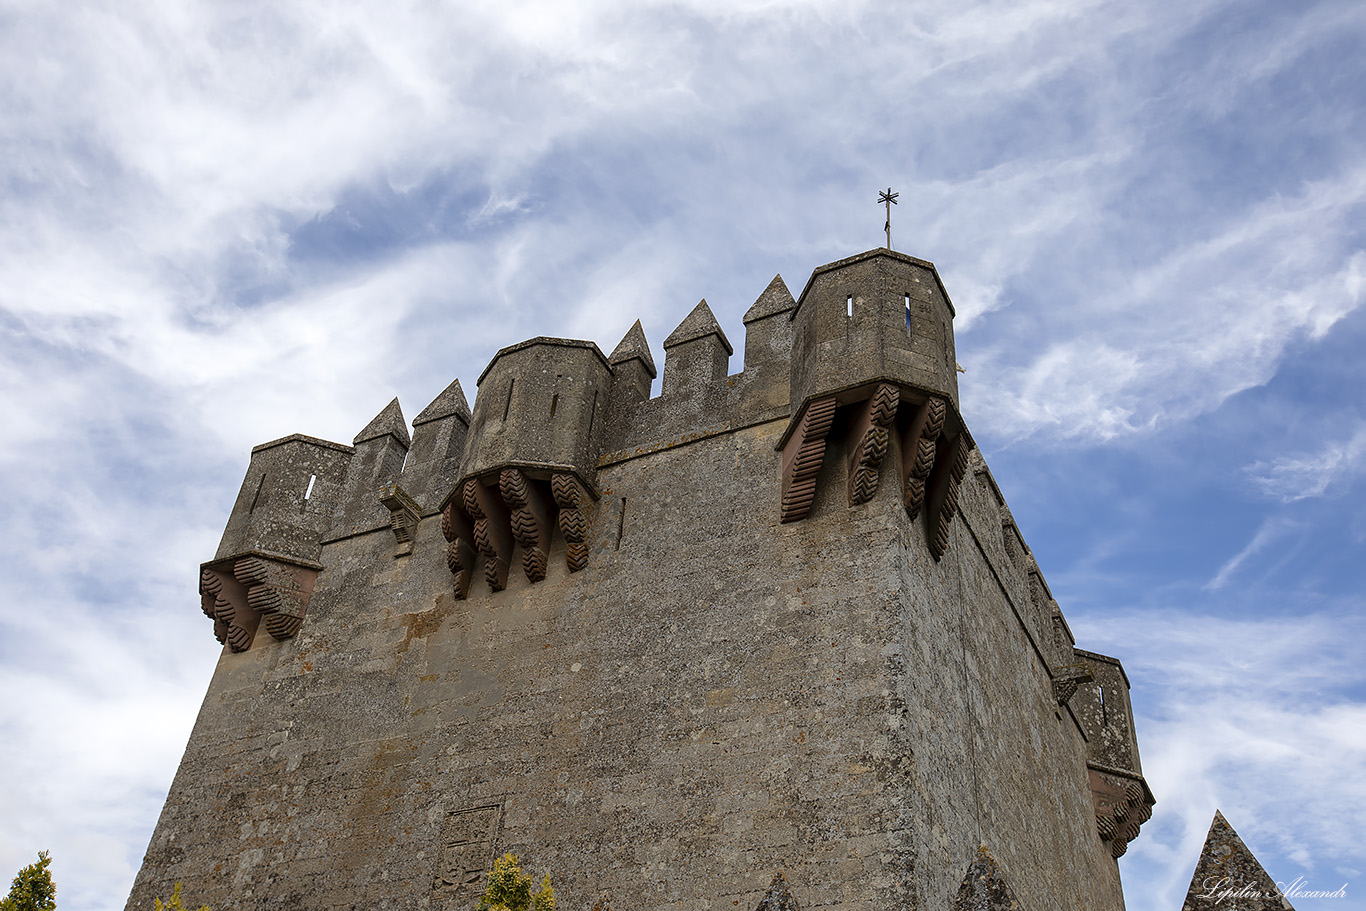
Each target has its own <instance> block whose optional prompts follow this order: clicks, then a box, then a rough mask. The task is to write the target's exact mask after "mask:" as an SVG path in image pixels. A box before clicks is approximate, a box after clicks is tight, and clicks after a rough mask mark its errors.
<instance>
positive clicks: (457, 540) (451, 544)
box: [441, 497, 477, 601]
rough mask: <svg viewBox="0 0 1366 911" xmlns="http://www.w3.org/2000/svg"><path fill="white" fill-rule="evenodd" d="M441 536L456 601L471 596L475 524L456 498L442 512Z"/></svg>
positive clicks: (474, 558)
mask: <svg viewBox="0 0 1366 911" xmlns="http://www.w3.org/2000/svg"><path fill="white" fill-rule="evenodd" d="M441 536H442V537H444V538H445V539H446V566H447V567H448V568H449V569H450V571H451V576H452V577H453V585H454V588H455V591H454V594H455V597H456V600H458V601H464V600H465V599H466V598H468V597H469V596H470V578H471V576H472V575H473V574H474V563H475V560H476V559H477V558H476V557H475V547H474V524H473V523H472V522H470V517H469V516H467V515H466V514H465V512H464V510H463V509H461V508H460V505H459V503H457V502H456V498H455V497H452V498H451V499H450V501H449V502H448V503H446V508H445V509H443V510H442V511H441Z"/></svg>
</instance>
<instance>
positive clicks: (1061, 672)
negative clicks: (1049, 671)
mask: <svg viewBox="0 0 1366 911" xmlns="http://www.w3.org/2000/svg"><path fill="white" fill-rule="evenodd" d="M1095 679H1096V675H1095V672H1094V671H1093V670H1092V669H1091V665H1089V664H1086V663H1085V662H1082V663H1081V664H1064V665H1063V666H1062V667H1059V668H1056V669H1055V670H1054V671H1053V698H1054V699H1056V700H1057V702H1058V705H1067V703H1068V702H1070V701H1071V700H1072V697H1073V695H1075V694H1076V692H1077V687H1079V686H1081V685H1082V684H1083V683H1090V682H1092V681H1093V680H1095Z"/></svg>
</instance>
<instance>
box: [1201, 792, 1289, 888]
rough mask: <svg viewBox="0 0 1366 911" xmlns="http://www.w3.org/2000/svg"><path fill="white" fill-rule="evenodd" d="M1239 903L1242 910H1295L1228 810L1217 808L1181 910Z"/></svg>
mask: <svg viewBox="0 0 1366 911" xmlns="http://www.w3.org/2000/svg"><path fill="white" fill-rule="evenodd" d="M1235 904H1236V905H1237V907H1238V909H1239V911H1287V909H1289V911H1294V909H1293V908H1292V907H1291V905H1290V902H1289V901H1287V900H1286V899H1285V898H1283V897H1282V896H1281V892H1280V890H1279V889H1277V888H1276V883H1275V881H1274V880H1273V879H1272V878H1271V877H1270V876H1269V875H1268V874H1267V872H1266V869H1265V868H1264V867H1263V866H1262V865H1261V864H1260V863H1259V862H1258V861H1257V858H1256V857H1255V856H1253V854H1252V852H1251V851H1250V850H1248V847H1247V845H1245V844H1243V840H1242V839H1241V838H1239V837H1238V833H1237V832H1235V831H1233V826H1231V825H1229V824H1228V820H1227V819H1225V818H1224V814H1223V813H1220V812H1219V811H1218V810H1215V811H1214V821H1213V822H1211V823H1210V827H1209V835H1207V836H1205V847H1204V848H1203V849H1202V850H1201V851H1200V859H1199V860H1198V861H1196V864H1195V874H1194V875H1193V876H1192V877H1191V887H1190V891H1188V892H1187V893H1186V901H1185V902H1184V903H1183V904H1182V905H1181V911H1225V909H1227V908H1229V907H1232V906H1233V905H1235Z"/></svg>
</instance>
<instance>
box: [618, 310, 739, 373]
mask: <svg viewBox="0 0 1366 911" xmlns="http://www.w3.org/2000/svg"><path fill="white" fill-rule="evenodd" d="M679 328H682V327H679ZM718 328H719V327H718ZM670 338H672V336H670ZM633 360H637V361H640V363H641V365H642V366H643V367H644V368H645V372H647V373H648V374H650V379H654V378H655V377H656V376H658V373H657V371H656V370H655V359H654V358H653V357H651V356H650V343H649V342H647V341H646V340H645V330H644V329H643V328H642V327H641V325H640V320H636V321H635V323H634V324H633V325H632V326H631V328H630V329H628V330H626V334H625V335H623V336H622V337H621V341H620V342H618V343H617V347H615V348H613V349H612V355H611V356H610V357H609V358H607V363H609V364H611V365H612V369H613V370H616V368H617V366H618V365H619V364H626V363H629V362H631V361H633Z"/></svg>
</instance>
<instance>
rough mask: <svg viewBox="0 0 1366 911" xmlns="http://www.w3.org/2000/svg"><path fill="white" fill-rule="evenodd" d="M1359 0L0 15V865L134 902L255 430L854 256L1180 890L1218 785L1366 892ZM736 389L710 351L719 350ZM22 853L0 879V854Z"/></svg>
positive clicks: (1257, 824) (730, 313) (1263, 851)
mask: <svg viewBox="0 0 1366 911" xmlns="http://www.w3.org/2000/svg"><path fill="white" fill-rule="evenodd" d="M1364 38H1366V7H1363V6H1362V5H1361V4H1360V3H1359V2H1347V0H1344V2H1333V0H1324V2H1304V3H1293V4H1292V3H1285V2H1255V0H1248V2H1238V3H1233V2H1219V0H1181V2H1164V0H1153V2H1144V3H1136V4H1135V3H1124V4H1121V3H1101V2H1053V0H1037V2H1030V0H1022V2H1014V3H991V2H969V0H955V2H924V3H891V4H887V3H883V4H872V3H861V2H855V0H842V2H833V0H832V2H826V0H805V2H795V0H794V2H778V0H773V2H767V0H764V2H748V0H730V2H726V3H722V2H716V0H673V2H667V3H666V2H652V0H637V2H632V3H621V2H613V0H579V2H576V3H575V4H573V5H572V6H570V5H567V4H560V3H552V2H525V3H518V2H512V3H498V4H494V3H475V2H468V3H459V4H450V3H445V4H443V3H437V2H422V3H415V2H409V3H404V2H390V3H385V4H382V5H381V4H366V3H356V4H350V5H346V6H340V5H334V4H326V3H308V2H286V3H270V4H267V3H255V2H251V0H244V2H242V3H234V4H217V3H207V2H195V0H178V2H164V0H158V2H148V3H140V4H127V3H114V2H104V3H100V2H77V3H64V4H42V3H36V2H25V0H18V2H11V3H6V4H4V5H3V6H0V388H2V389H3V395H0V426H3V428H4V430H5V433H4V434H3V438H0V485H2V486H0V489H3V490H4V492H5V493H4V497H3V502H4V507H5V508H4V509H3V510H0V523H3V525H2V526H0V694H3V699H0V871H8V870H14V869H18V867H19V866H21V865H22V864H24V863H28V862H30V861H31V860H32V859H33V857H34V855H35V854H36V852H37V851H38V850H39V849H40V848H46V849H50V850H52V851H53V854H54V864H53V869H54V871H55V874H56V878H57V882H58V886H59V889H60V896H61V900H62V902H61V903H62V907H63V908H64V909H70V911H85V909H91V911H94V909H117V908H121V907H122V905H123V902H124V898H125V896H126V895H127V891H128V888H129V887H130V886H131V883H132V878H133V875H134V873H135V871H136V869H137V866H138V865H139V863H140V861H141V857H142V852H143V851H144V849H145V847H146V844H147V840H148V838H149V836H150V834H151V829H152V826H153V824H154V823H155V819H156V814H157V812H158V810H159V809H160V805H161V801H162V799H163V798H164V795H165V791H166V789H167V787H168V786H169V783H170V780H171V776H172V774H173V772H174V769H175V766H176V763H177V761H178V759H179V756H180V752H181V750H182V749H183V746H184V742H185V739H186V737H187V736H188V733H189V729H190V726H191V724H192V723H193V720H194V716H195V713H196V711H197V709H198V703H199V700H200V699H201V697H202V694H203V692H204V689H205V687H206V685H207V682H208V678H209V676H210V674H211V673H212V669H213V665H214V662H215V659H216V655H217V652H218V646H217V643H216V642H214V640H213V638H212V636H211V634H210V631H209V629H208V626H207V623H206V621H205V620H204V618H203V616H202V615H201V614H200V613H199V610H198V606H197V599H196V596H195V573H196V570H197V566H198V564H199V563H200V562H201V561H202V560H204V559H206V558H207V557H208V556H210V555H211V554H212V553H213V551H214V548H215V546H216V544H217V540H218V536H219V534H220V533H221V531H222V527H223V524H224V522H225V520H226V517H227V515H228V511H229V509H230V507H231V503H232V500H233V498H234V497H235V495H236V492H237V488H238V485H239V483H240V481H241V477H242V473H243V471H244V469H245V467H246V462H247V457H248V454H249V450H250V447H251V446H252V445H253V444H256V443H259V442H262V441H265V440H269V439H273V438H276V437H279V436H282V435H285V434H288V433H293V432H302V433H307V434H311V435H314V436H320V437H324V438H328V439H333V440H339V441H343V442H346V441H349V440H350V439H351V437H352V436H353V435H354V434H355V433H356V431H357V430H358V429H359V428H360V427H362V426H364V424H365V423H366V422H367V421H368V420H369V419H370V418H371V417H372V416H373V415H374V414H375V413H376V412H378V411H379V409H380V408H381V407H382V406H383V405H384V404H385V403H386V402H387V401H388V400H389V399H390V398H391V397H392V396H394V395H398V396H399V397H400V398H401V400H402V403H403V406H404V409H405V413H406V414H407V415H408V416H409V417H410V418H411V417H412V416H413V415H415V414H416V413H417V412H418V411H419V410H420V409H421V408H422V407H423V406H424V405H425V404H426V403H427V402H428V401H430V400H431V399H432V398H434V397H435V396H436V394H437V393H439V392H440V391H441V390H442V389H443V388H444V387H445V386H446V384H447V383H448V382H449V381H450V380H451V379H452V378H453V377H459V378H460V380H461V382H462V384H463V385H464V387H465V389H466V390H467V391H469V392H471V393H472V392H473V391H474V389H475V379H476V378H477V377H478V375H479V373H480V371H481V370H482V369H483V367H484V365H485V364H486V363H487V361H488V359H489V357H490V356H491V355H492V354H493V352H494V351H496V350H497V348H499V347H501V346H503V345H506V344H510V343H512V342H515V341H518V340H520V339H523V338H527V337H530V336H534V335H559V336H568V337H576V338H588V339H593V340H595V341H597V342H598V344H599V345H600V346H601V347H603V348H604V349H605V350H610V348H611V347H612V346H613V345H614V344H615V343H616V341H617V340H618V339H619V338H620V337H621V336H622V334H623V333H624V332H625V331H626V329H627V328H628V327H629V326H630V324H631V323H632V321H634V320H635V319H637V318H639V319H641V320H642V322H643V323H644V327H645V330H646V334H647V336H648V337H649V339H650V341H651V343H652V345H653V346H654V350H655V358H656V360H657V361H659V362H660V363H662V356H663V352H662V349H661V348H660V343H661V342H662V340H663V339H664V337H665V336H666V335H667V334H668V333H669V331H670V330H671V329H672V328H673V327H674V326H675V325H676V324H677V323H678V322H679V321H680V320H682V318H683V317H684V316H685V315H686V314H687V313H688V311H689V310H690V309H691V308H692V306H693V305H694V304H695V303H696V302H697V300H698V299H699V298H702V297H706V299H707V300H708V301H709V303H710V304H711V306H712V308H713V310H714V311H715V312H716V314H717V316H718V318H719V319H720V320H721V322H722V324H723V326H724V327H725V329H726V331H727V333H728V334H729V335H730V337H731V339H732V340H734V341H736V342H737V343H738V342H739V341H740V340H742V339H743V337H744V333H743V329H742V326H741V316H742V315H743V313H744V311H745V309H746V308H747V307H748V305H749V304H750V303H752V302H753V300H754V299H755V298H756V297H757V296H758V295H759V293H760V292H761V291H763V289H764V288H765V286H766V285H767V284H768V282H769V280H770V279H771V278H772V277H773V274H774V273H775V272H778V273H781V274H782V275H783V277H784V278H785V279H786V281H787V283H788V285H789V286H790V287H792V288H793V289H794V290H797V289H800V287H801V286H802V284H803V283H804V282H805V280H806V277H807V276H808V275H809V274H810V272H811V270H812V269H813V268H815V267H816V266H818V265H820V264H823V263H826V262H829V261H831V260H834V259H838V258H840V257H843V256H846V255H850V254H853V253H856V252H860V251H862V250H866V249H869V248H871V247H875V246H879V245H880V244H881V243H882V234H881V228H882V210H881V208H880V207H879V206H878V205H877V204H876V201H875V200H876V194H877V191H878V190H879V189H882V188H885V187H887V186H892V187H893V188H895V189H896V190H897V191H899V192H900V194H901V195H900V204H899V206H898V207H897V209H896V210H895V212H894V228H893V243H894V245H895V246H896V247H897V248H898V249H900V250H904V251H906V252H909V253H912V254H914V255H916V256H920V257H923V258H926V259H929V260H932V261H934V262H935V263H936V264H937V265H938V267H939V270H940V272H941V274H942V276H943V279H944V282H945V284H946V286H947V287H948V289H949V292H950V294H951V295H952V296H953V299H954V302H955V304H956V305H957V308H958V319H957V327H956V328H957V339H958V359H959V361H960V362H961V363H962V364H963V366H964V367H965V368H966V373H964V374H962V375H961V377H960V383H961V390H962V406H963V412H964V414H965V416H966V418H967V420H968V422H969V425H970V426H971V427H972V429H973V433H974V436H975V438H976V439H977V441H978V442H979V444H980V445H981V447H982V450H983V452H984V454H985V456H986V458H987V460H988V462H989V464H990V465H991V467H992V470H993V473H994V474H995V476H996V477H997V479H998V481H999V482H1000V485H1001V488H1002V490H1003V492H1004V493H1005V496H1006V498H1007V500H1008V501H1009V503H1010V506H1011V509H1012V511H1013V513H1014V515H1015V517H1016V519H1017V521H1018V522H1019V525H1020V527H1021V529H1022V531H1023V533H1024V535H1025V538H1026V540H1027V541H1028V543H1029V545H1030V546H1031V547H1032V548H1033V550H1034V551H1035V554H1036V555H1037V557H1038V559H1039V563H1040V565H1041V566H1042V568H1043V570H1044V573H1045V575H1046V576H1047V578H1048V580H1049V583H1050V585H1051V587H1052V590H1053V592H1054V594H1055V595H1056V596H1057V598H1058V600H1059V602H1060V603H1061V604H1062V607H1063V610H1064V611H1065V612H1066V614H1067V616H1068V618H1069V621H1070V623H1071V625H1072V628H1073V630H1074V632H1075V633H1076V635H1077V638H1078V641H1079V644H1080V645H1082V646H1083V647H1085V648H1088V649H1092V650H1095V651H1100V652H1104V653H1108V654H1113V655H1116V656H1118V657H1120V658H1121V659H1122V660H1123V661H1124V663H1125V666H1126V668H1127V669H1128V672H1129V676H1130V678H1131V680H1132V682H1133V685H1134V689H1133V697H1134V704H1135V707H1136V711H1137V712H1138V714H1139V719H1138V724H1139V737H1140V742H1141V745H1142V748H1143V757H1144V769H1145V772H1146V773H1147V776H1148V780H1149V782H1150V784H1151V786H1152V788H1153V790H1154V792H1155V793H1156V794H1157V796H1158V800H1159V803H1158V805H1157V808H1156V813H1155V815H1154V817H1153V819H1152V821H1151V822H1149V823H1148V824H1147V825H1146V826H1145V827H1144V831H1143V834H1142V836H1141V837H1140V838H1139V839H1138V840H1137V841H1136V842H1135V843H1134V844H1133V845H1132V846H1131V848H1130V851H1129V853H1128V855H1126V856H1125V857H1124V858H1123V859H1122V860H1121V862H1120V864H1121V869H1122V870H1123V875H1124V878H1125V882H1126V894H1127V897H1128V902H1129V907H1130V908H1132V909H1137V911H1157V909H1171V908H1176V907H1179V905H1180V901H1181V899H1182V897H1184V894H1185V890H1186V887H1187V884H1188V883H1189V878H1190V875H1191V871H1192V869H1193V867H1194V863H1195V856H1196V853H1197V852H1198V850H1199V847H1200V845H1201V843H1202V841H1203V838H1204V835H1205V831H1206V829H1207V828H1208V825H1209V822H1210V819H1211V817H1212V816H1213V813H1214V810H1215V808H1216V807H1218V808H1220V809H1222V810H1223V812H1224V813H1225V815H1226V816H1227V817H1228V819H1229V821H1230V822H1231V823H1232V825H1233V826H1234V827H1235V828H1236V829H1237V830H1238V831H1239V833H1240V834H1241V835H1242V836H1243V837H1244V839H1245V840H1246V841H1248V842H1249V843H1250V844H1251V845H1252V846H1253V848H1254V850H1256V852H1257V853H1258V855H1259V857H1260V858H1261V860H1262V861H1263V863H1264V865H1265V866H1266V867H1267V868H1268V870H1269V871H1270V872H1271V873H1272V875H1273V877H1274V878H1276V879H1285V880H1293V879H1295V878H1296V877H1297V876H1304V877H1306V878H1307V879H1308V880H1309V881H1310V882H1311V883H1313V884H1314V885H1316V886H1321V887H1323V888H1329V889H1335V888H1337V887H1338V886H1339V885H1341V884H1342V883H1347V884H1348V896H1349V897H1348V899H1346V900H1333V901H1328V900H1324V901H1319V902H1317V903H1316V902H1314V901H1312V900H1311V901H1300V902H1296V905H1297V907H1299V908H1301V909H1302V911H1304V909H1312V908H1315V907H1323V908H1333V909H1346V908H1349V907H1350V908H1366V848H1363V846H1362V843H1361V839H1360V837H1359V834H1360V831H1361V823H1360V820H1361V819H1362V818H1363V816H1366V777H1363V775H1362V774H1361V773H1362V771H1363V769H1366V670H1364V669H1363V663H1362V660H1361V657H1362V655H1363V652H1364V651H1366V649H1363V643H1366V596H1363V594H1362V592H1363V588H1364V586H1363V582H1366V570H1363V566H1364V565H1366V561H1363V559H1362V554H1363V541H1364V540H1366V515H1364V514H1363V510H1362V509H1361V508H1360V506H1361V504H1362V503H1363V493H1364V492H1366V401H1363V394H1362V391H1361V390H1362V389H1363V384H1364V382H1366V362H1363V359H1362V357H1361V355H1360V352H1361V351H1362V349H1363V346H1364V345H1366V308H1363V307H1362V304H1363V295H1364V294H1366V88H1363V86H1366V54H1363V53H1362V52H1361V48H1362V46H1363V39H1364ZM740 364H741V359H740V355H739V353H738V352H737V354H736V356H735V357H734V358H733V359H732V369H733V370H738V369H739V367H740ZM8 875H10V874H8V873H5V872H0V876H8Z"/></svg>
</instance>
